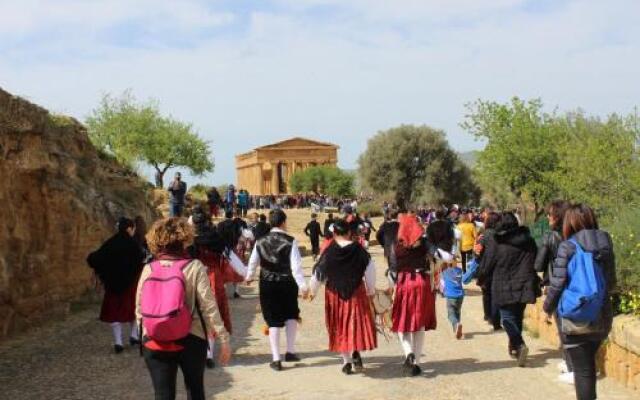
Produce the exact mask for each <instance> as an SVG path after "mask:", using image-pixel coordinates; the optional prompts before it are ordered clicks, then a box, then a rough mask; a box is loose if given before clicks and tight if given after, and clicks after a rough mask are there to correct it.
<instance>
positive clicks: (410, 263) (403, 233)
mask: <svg viewBox="0 0 640 400" xmlns="http://www.w3.org/2000/svg"><path fill="white" fill-rule="evenodd" d="M398 221H399V227H398V235H397V238H396V240H395V244H394V245H393V247H392V251H391V255H390V257H389V264H390V265H389V267H390V269H391V271H392V272H394V273H393V274H390V275H391V276H395V298H394V301H393V310H392V321H393V325H392V329H391V330H392V331H393V332H397V333H398V337H399V339H400V344H401V345H402V350H403V352H404V356H405V362H404V364H403V370H404V373H405V375H407V376H417V375H420V374H421V373H422V369H421V368H420V366H419V365H420V357H421V356H422V348H423V344H424V335H425V331H428V330H433V329H435V328H436V308H435V295H434V293H433V291H432V288H431V282H430V276H429V262H428V259H427V256H428V253H429V246H428V244H427V240H426V237H425V234H424V229H423V228H422V226H421V225H420V223H419V222H418V219H417V217H416V215H415V214H413V213H406V214H400V215H399V217H398Z"/></svg>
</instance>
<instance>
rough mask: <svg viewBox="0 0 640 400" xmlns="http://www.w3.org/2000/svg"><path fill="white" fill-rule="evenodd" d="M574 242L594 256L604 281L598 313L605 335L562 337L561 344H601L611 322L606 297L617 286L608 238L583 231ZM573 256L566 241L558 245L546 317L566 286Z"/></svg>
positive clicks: (590, 231)
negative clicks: (594, 342) (604, 295)
mask: <svg viewBox="0 0 640 400" xmlns="http://www.w3.org/2000/svg"><path fill="white" fill-rule="evenodd" d="M574 238H575V240H576V241H577V242H578V244H580V246H581V247H582V249H583V250H584V251H585V252H588V253H594V256H595V260H596V261H597V262H598V264H599V265H600V267H601V268H602V272H603V273H604V277H605V280H606V281H607V292H608V293H607V296H606V297H605V304H604V307H603V309H602V318H603V322H604V326H605V331H604V332H601V333H597V334H591V335H580V336H566V337H565V338H564V340H563V343H564V344H571V343H574V342H580V341H585V340H603V339H604V338H606V337H607V335H608V334H609V331H610V330H611V324H612V321H613V306H612V304H611V298H610V295H609V294H610V293H612V292H613V291H614V289H615V287H616V282H617V279H616V268H615V265H616V262H615V256H614V254H613V243H612V241H611V236H609V234H608V233H607V232H605V231H601V230H596V229H593V230H592V229H589V230H586V229H585V230H582V231H580V232H578V233H576V234H575V236H574ZM575 252H576V247H575V245H574V244H573V243H571V242H570V241H568V240H566V241H564V242H562V243H560V246H559V247H558V255H557V257H556V259H555V261H554V263H553V272H552V274H551V278H550V285H549V289H548V291H547V298H546V299H545V302H544V306H543V308H544V311H545V312H546V313H549V314H551V313H553V312H555V311H556V310H557V308H558V302H559V301H560V297H561V296H562V292H563V291H564V289H565V288H566V286H567V284H568V282H567V280H568V276H567V266H568V265H569V261H570V260H571V257H573V255H574V254H575Z"/></svg>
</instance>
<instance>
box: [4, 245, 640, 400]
mask: <svg viewBox="0 0 640 400" xmlns="http://www.w3.org/2000/svg"><path fill="white" fill-rule="evenodd" d="M380 252H381V250H380V248H379V247H376V248H374V249H373V250H372V253H373V254H374V256H375V258H376V260H377V262H378V265H380V266H382V265H384V264H383V263H382V259H381V254H380ZM305 266H306V268H307V274H308V273H309V272H310V267H311V260H310V259H308V258H307V259H305ZM378 270H379V271H378V272H379V273H378V275H379V282H378V283H379V285H380V287H382V286H383V285H384V279H383V277H382V272H383V268H382V267H380V268H378ZM242 292H243V293H244V294H245V296H244V298H243V299H240V300H233V301H232V302H231V303H232V307H233V319H234V330H235V332H234V333H235V335H234V336H235V337H234V340H233V346H234V348H235V353H236V354H235V358H234V359H233V361H232V364H231V365H230V366H228V367H226V368H216V369H215V370H211V371H207V373H206V385H207V394H208V395H209V397H210V398H221V399H235V400H240V399H255V398H264V399H304V400H314V399H322V400H330V399H341V400H344V399H367V400H372V399H402V400H409V399H512V400H516V399H531V398H537V399H554V400H556V399H559V400H563V399H567V400H569V399H574V398H575V396H574V392H573V387H572V386H567V385H564V384H561V383H557V382H556V381H555V378H556V375H557V371H556V364H557V362H558V361H559V354H558V352H557V351H556V350H554V349H552V348H550V347H548V346H547V345H545V344H543V343H542V342H540V341H538V340H535V339H533V338H527V343H528V345H529V347H530V348H531V357H530V362H529V365H528V367H526V368H518V367H516V366H515V363H514V361H513V360H511V359H510V358H509V356H508V355H507V351H506V345H507V339H506V335H505V334H504V333H493V332H492V330H491V328H490V327H489V326H488V325H487V324H486V323H484V322H483V321H482V312H481V309H482V305H481V298H480V296H479V293H478V292H476V291H475V290H473V289H472V288H471V289H470V290H469V291H468V292H469V293H468V295H467V297H466V298H465V303H464V306H463V317H462V318H463V324H464V327H465V331H466V338H465V340H462V341H456V340H455V339H454V338H453V335H452V332H451V330H450V329H449V326H448V322H447V320H446V310H445V307H444V302H443V301H442V300H441V299H440V300H439V301H438V318H439V319H438V321H439V327H438V329H437V330H436V331H433V332H429V333H427V340H426V346H425V357H424V364H423V367H424V374H423V376H422V377H418V378H404V377H402V376H401V371H400V363H401V361H402V359H401V357H400V356H399V354H400V349H399V345H398V343H397V342H396V341H395V340H392V341H391V342H389V343H387V342H386V341H385V340H384V339H383V338H380V343H379V344H380V347H379V349H377V350H376V351H373V352H371V353H369V354H364V358H365V363H366V370H365V372H364V374H360V375H353V376H344V375H343V374H342V373H341V372H340V360H339V359H338V358H337V357H336V356H334V355H332V354H330V353H328V352H327V351H326V346H327V338H326V332H325V326H324V303H323V298H322V296H320V297H319V298H318V299H316V301H314V303H311V304H309V303H304V304H302V306H301V307H302V312H303V315H302V318H303V323H302V326H301V328H300V334H299V340H298V352H299V353H300V355H301V356H302V357H303V360H302V362H300V363H298V364H297V365H291V364H288V365H285V366H286V369H285V370H284V371H282V372H279V373H278V372H274V371H271V370H270V369H269V368H268V366H267V363H268V361H270V356H269V355H268V344H267V340H266V337H264V336H263V335H262V333H261V332H260V331H261V326H262V319H261V317H260V315H259V314H258V313H256V310H257V308H256V307H257V297H256V288H255V285H254V286H253V287H243V288H242ZM96 315H97V308H96V307H95V306H92V307H90V308H89V309H86V310H84V311H81V312H78V313H75V314H73V315H72V316H71V317H69V318H68V319H67V320H65V321H62V322H58V323H52V324H50V325H48V326H46V327H44V328H41V329H39V330H37V331H34V332H31V333H30V334H28V335H25V336H22V337H21V338H20V339H16V340H11V341H8V342H5V343H4V344H2V345H1V346H0V399H11V400H30V399H38V400H42V399H56V400H57V399H65V400H71V399H78V400H87V399H123V400H124V399H151V398H152V391H151V383H150V380H149V377H148V374H147V371H146V369H145V368H144V364H143V362H142V360H141V359H140V357H138V353H137V352H136V351H135V350H133V349H128V350H127V351H126V352H125V353H124V354H121V355H114V354H112V353H111V352H110V349H111V347H110V346H111V343H110V332H109V329H108V328H107V327H106V326H104V325H103V324H101V323H99V322H98V321H97V320H96ZM598 385H599V393H600V398H601V399H604V400H607V399H613V400H617V399H620V400H622V399H632V398H634V396H637V395H635V394H633V393H632V392H629V391H627V390H625V389H623V388H621V387H620V386H617V384H615V383H614V382H611V381H609V380H607V379H603V380H600V381H599V383H598ZM178 398H179V399H184V398H185V396H184V392H183V391H181V392H180V393H179V395H178ZM636 398H637V397H636Z"/></svg>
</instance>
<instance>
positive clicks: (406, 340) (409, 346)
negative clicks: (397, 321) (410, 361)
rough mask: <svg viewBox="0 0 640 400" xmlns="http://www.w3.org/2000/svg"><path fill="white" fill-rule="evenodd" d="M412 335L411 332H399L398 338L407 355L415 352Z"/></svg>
mask: <svg viewBox="0 0 640 400" xmlns="http://www.w3.org/2000/svg"><path fill="white" fill-rule="evenodd" d="M412 336H413V335H412V334H411V332H398V338H399V339H400V345H401V346H402V351H403V352H404V356H405V357H407V356H408V355H409V354H410V353H413V343H412Z"/></svg>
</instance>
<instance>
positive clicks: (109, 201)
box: [0, 89, 155, 339]
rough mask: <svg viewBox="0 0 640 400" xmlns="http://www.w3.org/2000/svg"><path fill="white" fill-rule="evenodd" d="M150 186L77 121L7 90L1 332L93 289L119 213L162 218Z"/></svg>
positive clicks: (0, 204) (1, 172)
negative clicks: (98, 251) (93, 258)
mask: <svg viewBox="0 0 640 400" xmlns="http://www.w3.org/2000/svg"><path fill="white" fill-rule="evenodd" d="M147 192H148V191H147V187H146V184H145V183H144V182H143V181H142V180H141V179H140V178H139V177H138V176H136V175H135V174H133V173H131V172H129V171H127V170H126V169H124V168H122V167H121V166H119V165H118V164H117V163H115V162H114V161H112V160H109V159H108V158H106V157H100V156H99V154H98V152H97V151H96V149H95V148H94V147H93V145H92V144H91V143H90V141H89V138H88V136H87V132H86V129H85V128H84V127H83V126H82V125H81V124H80V123H78V122H77V121H76V120H74V119H72V118H68V117H60V116H54V115H52V114H50V113H49V112H47V110H45V109H43V108H41V107H38V106H36V105H34V104H31V103H29V102H28V101H26V100H24V99H21V98H18V97H15V96H12V95H11V94H9V93H7V92H5V91H3V90H2V89H0V339H1V338H2V337H5V336H7V335H9V334H11V333H13V332H17V331H20V330H23V329H24V328H26V327H28V326H32V325H34V324H37V323H38V322H40V321H41V320H42V319H44V318H51V317H52V316H56V315H59V314H60V313H64V312H65V310H66V309H67V308H68V304H69V302H70V301H71V300H73V299H74V298H77V297H78V296H80V295H81V294H83V293H85V292H86V291H87V289H89V288H90V287H91V270H90V269H89V268H88V267H87V265H86V263H85V259H86V256H87V254H88V253H89V252H90V251H92V250H93V249H95V248H96V247H97V246H98V245H99V244H100V243H101V242H102V241H104V240H105V239H106V238H108V237H109V236H110V235H111V234H113V230H114V226H115V221H116V220H117V218H118V217H120V216H122V215H125V216H130V217H133V216H135V215H142V216H144V217H145V219H147V221H149V222H150V221H151V220H153V219H154V218H155V212H154V211H153V208H152V206H151V205H150V203H149V199H148V195H147Z"/></svg>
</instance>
